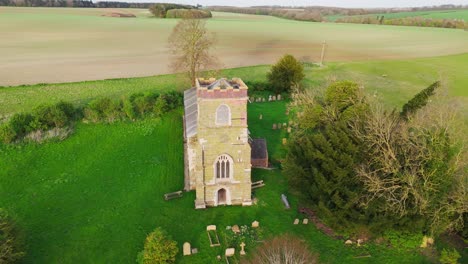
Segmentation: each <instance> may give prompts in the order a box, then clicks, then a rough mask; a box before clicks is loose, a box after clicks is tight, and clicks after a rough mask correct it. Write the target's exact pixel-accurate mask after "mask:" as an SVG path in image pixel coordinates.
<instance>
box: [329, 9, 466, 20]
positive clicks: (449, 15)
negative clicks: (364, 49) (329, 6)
mask: <svg viewBox="0 0 468 264" xmlns="http://www.w3.org/2000/svg"><path fill="white" fill-rule="evenodd" d="M366 16H385V18H387V19H392V18H404V17H422V18H437V19H463V20H465V21H468V9H456V10H437V11H414V12H398V13H381V14H370V15H366ZM341 17H344V16H343V15H333V16H327V17H326V18H327V20H328V21H335V20H337V19H338V18H341Z"/></svg>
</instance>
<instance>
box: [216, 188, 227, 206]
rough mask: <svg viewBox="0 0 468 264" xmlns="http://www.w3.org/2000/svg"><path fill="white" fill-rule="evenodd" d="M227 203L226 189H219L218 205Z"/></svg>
mask: <svg viewBox="0 0 468 264" xmlns="http://www.w3.org/2000/svg"><path fill="white" fill-rule="evenodd" d="M222 204H226V189H219V191H218V205H222Z"/></svg>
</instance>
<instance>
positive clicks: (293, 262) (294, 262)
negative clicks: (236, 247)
mask: <svg viewBox="0 0 468 264" xmlns="http://www.w3.org/2000/svg"><path fill="white" fill-rule="evenodd" d="M317 259H318V258H317V256H315V255H313V254H312V253H310V251H309V249H308V247H307V244H306V243H304V242H303V241H301V240H300V239H299V238H297V237H294V236H291V235H285V236H281V237H276V238H273V239H271V240H269V241H266V242H265V243H264V244H263V245H262V246H260V247H259V248H258V249H257V252H256V253H255V255H254V257H253V258H252V260H250V262H248V261H244V262H242V263H254V264H314V263H318V260H317Z"/></svg>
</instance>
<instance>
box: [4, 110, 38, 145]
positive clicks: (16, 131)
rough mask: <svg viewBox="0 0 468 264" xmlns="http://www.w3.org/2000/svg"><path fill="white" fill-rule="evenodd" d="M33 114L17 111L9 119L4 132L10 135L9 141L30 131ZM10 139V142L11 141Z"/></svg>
mask: <svg viewBox="0 0 468 264" xmlns="http://www.w3.org/2000/svg"><path fill="white" fill-rule="evenodd" d="M32 120H33V116H32V115H31V114H25V113H18V114H14V115H13V116H12V117H11V119H10V121H8V123H7V128H6V131H7V132H6V134H8V135H10V137H11V138H12V140H11V141H13V140H16V139H18V138H21V137H24V136H25V135H26V134H27V133H29V132H30V131H31V127H30V124H31V121H32ZM11 141H10V142H11Z"/></svg>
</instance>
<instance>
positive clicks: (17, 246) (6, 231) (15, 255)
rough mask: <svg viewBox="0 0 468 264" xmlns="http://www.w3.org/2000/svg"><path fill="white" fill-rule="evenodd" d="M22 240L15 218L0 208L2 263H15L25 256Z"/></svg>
mask: <svg viewBox="0 0 468 264" xmlns="http://www.w3.org/2000/svg"><path fill="white" fill-rule="evenodd" d="M22 244H23V243H22V241H21V239H20V236H19V232H18V228H17V227H16V226H15V224H14V222H13V219H12V218H11V217H10V215H9V214H8V213H7V212H6V211H5V210H3V209H1V208H0V263H6V264H8V263H15V262H17V261H19V260H20V259H21V258H22V257H23V256H24V252H23V251H22Z"/></svg>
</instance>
